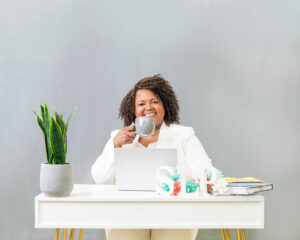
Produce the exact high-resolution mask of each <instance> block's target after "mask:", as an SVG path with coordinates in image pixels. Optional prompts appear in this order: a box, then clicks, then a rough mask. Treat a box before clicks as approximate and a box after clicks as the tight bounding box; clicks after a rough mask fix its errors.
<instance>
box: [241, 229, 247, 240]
mask: <svg viewBox="0 0 300 240" xmlns="http://www.w3.org/2000/svg"><path fill="white" fill-rule="evenodd" d="M241 231H242V236H243V240H246V236H245V230H244V229H241Z"/></svg>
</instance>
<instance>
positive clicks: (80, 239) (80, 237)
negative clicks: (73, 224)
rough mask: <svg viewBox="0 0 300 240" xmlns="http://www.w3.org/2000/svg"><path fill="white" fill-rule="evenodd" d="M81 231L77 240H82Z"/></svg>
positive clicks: (81, 230)
mask: <svg viewBox="0 0 300 240" xmlns="http://www.w3.org/2000/svg"><path fill="white" fill-rule="evenodd" d="M82 235H83V229H80V232H79V237H78V240H82Z"/></svg>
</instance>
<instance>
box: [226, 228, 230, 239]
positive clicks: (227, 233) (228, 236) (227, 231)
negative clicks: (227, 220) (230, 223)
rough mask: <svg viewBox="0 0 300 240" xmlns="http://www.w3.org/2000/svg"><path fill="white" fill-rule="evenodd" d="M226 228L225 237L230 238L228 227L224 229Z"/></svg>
mask: <svg viewBox="0 0 300 240" xmlns="http://www.w3.org/2000/svg"><path fill="white" fill-rule="evenodd" d="M225 230H226V237H227V240H230V233H229V229H225Z"/></svg>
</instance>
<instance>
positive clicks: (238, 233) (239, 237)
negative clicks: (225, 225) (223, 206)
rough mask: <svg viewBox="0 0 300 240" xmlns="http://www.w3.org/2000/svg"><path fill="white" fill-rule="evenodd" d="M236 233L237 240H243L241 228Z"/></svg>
mask: <svg viewBox="0 0 300 240" xmlns="http://www.w3.org/2000/svg"><path fill="white" fill-rule="evenodd" d="M236 233H237V239H238V240H241V231H240V229H239V228H238V229H237V230H236Z"/></svg>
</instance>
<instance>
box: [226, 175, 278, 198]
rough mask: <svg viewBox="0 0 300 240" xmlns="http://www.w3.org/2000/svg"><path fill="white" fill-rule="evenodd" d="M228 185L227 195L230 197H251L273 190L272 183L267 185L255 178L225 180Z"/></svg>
mask: <svg viewBox="0 0 300 240" xmlns="http://www.w3.org/2000/svg"><path fill="white" fill-rule="evenodd" d="M225 180H226V181H227V183H228V185H227V188H228V190H227V191H226V194H229V195H251V194H255V193H259V192H264V191H268V190H272V189H273V184H272V183H266V182H264V181H262V180H259V179H257V178H253V177H243V178H229V177H227V178H225Z"/></svg>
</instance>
